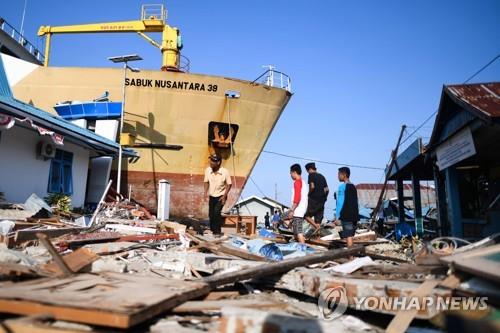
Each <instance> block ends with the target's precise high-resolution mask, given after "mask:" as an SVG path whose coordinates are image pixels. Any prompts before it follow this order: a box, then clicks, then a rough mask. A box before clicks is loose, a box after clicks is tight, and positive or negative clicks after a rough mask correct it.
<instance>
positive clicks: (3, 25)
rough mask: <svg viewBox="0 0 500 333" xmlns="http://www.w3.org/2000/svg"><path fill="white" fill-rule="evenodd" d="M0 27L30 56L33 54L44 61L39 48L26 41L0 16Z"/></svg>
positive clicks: (40, 60)
mask: <svg viewBox="0 0 500 333" xmlns="http://www.w3.org/2000/svg"><path fill="white" fill-rule="evenodd" d="M0 29H1V30H2V31H3V32H5V33H6V34H7V35H9V36H10V37H11V38H12V39H14V40H15V41H16V42H18V43H19V44H21V45H22V46H23V47H24V48H25V49H26V50H27V51H28V52H29V53H30V54H31V55H32V56H34V57H35V58H36V59H37V60H38V61H39V62H42V63H43V62H44V56H43V54H42V52H40V50H38V49H37V48H36V47H35V45H33V44H32V43H31V42H30V41H28V40H27V39H26V38H24V36H23V35H22V34H21V33H20V32H19V31H17V30H16V28H14V27H13V26H11V25H10V24H9V23H8V22H7V21H5V19H3V18H1V17H0Z"/></svg>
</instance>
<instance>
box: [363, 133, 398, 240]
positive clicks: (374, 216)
mask: <svg viewBox="0 0 500 333" xmlns="http://www.w3.org/2000/svg"><path fill="white" fill-rule="evenodd" d="M405 130H406V125H403V126H401V132H400V133H399V137H398V142H397V143H396V148H394V150H393V151H392V152H391V162H390V163H389V166H388V167H387V169H386V171H385V180H384V185H383V186H382V191H380V195H379V197H378V201H377V205H376V206H375V208H374V209H373V212H372V216H371V220H372V221H371V223H370V230H373V228H374V227H375V225H376V222H377V216H378V212H379V210H380V207H381V206H382V203H383V200H384V194H385V189H386V187H387V182H388V181H389V177H390V176H391V172H392V168H393V167H394V164H396V159H397V158H398V150H399V145H400V144H401V139H402V138H403V134H404V132H405Z"/></svg>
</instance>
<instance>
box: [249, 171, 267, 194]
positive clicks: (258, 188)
mask: <svg viewBox="0 0 500 333" xmlns="http://www.w3.org/2000/svg"><path fill="white" fill-rule="evenodd" d="M248 178H250V181H251V182H252V183H253V184H254V185H255V187H256V188H257V190H258V191H259V192H260V194H262V197H267V195H265V194H264V192H263V191H262V190H261V189H260V187H259V185H257V183H256V182H254V180H253V178H252V176H249V177H248Z"/></svg>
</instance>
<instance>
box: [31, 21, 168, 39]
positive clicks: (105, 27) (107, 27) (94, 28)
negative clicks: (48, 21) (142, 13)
mask: <svg viewBox="0 0 500 333" xmlns="http://www.w3.org/2000/svg"><path fill="white" fill-rule="evenodd" d="M164 27H165V23H164V22H163V21H162V20H137V21H121V22H105V23H92V24H76V25H63V26H55V27H52V26H41V27H40V29H39V30H38V36H44V35H48V34H72V33H89V32H91V33H98V32H106V33H109V32H162V31H163V28H164Z"/></svg>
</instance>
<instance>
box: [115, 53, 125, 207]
mask: <svg viewBox="0 0 500 333" xmlns="http://www.w3.org/2000/svg"><path fill="white" fill-rule="evenodd" d="M127 63H128V62H127V61H124V62H123V86H122V112H121V114H120V131H119V132H118V144H119V147H120V149H119V150H118V174H117V175H116V192H117V194H118V195H117V198H116V199H117V200H119V195H120V189H121V184H122V154H123V148H122V143H121V140H122V132H123V118H124V114H125V81H126V80H127V67H128V64H127Z"/></svg>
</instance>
